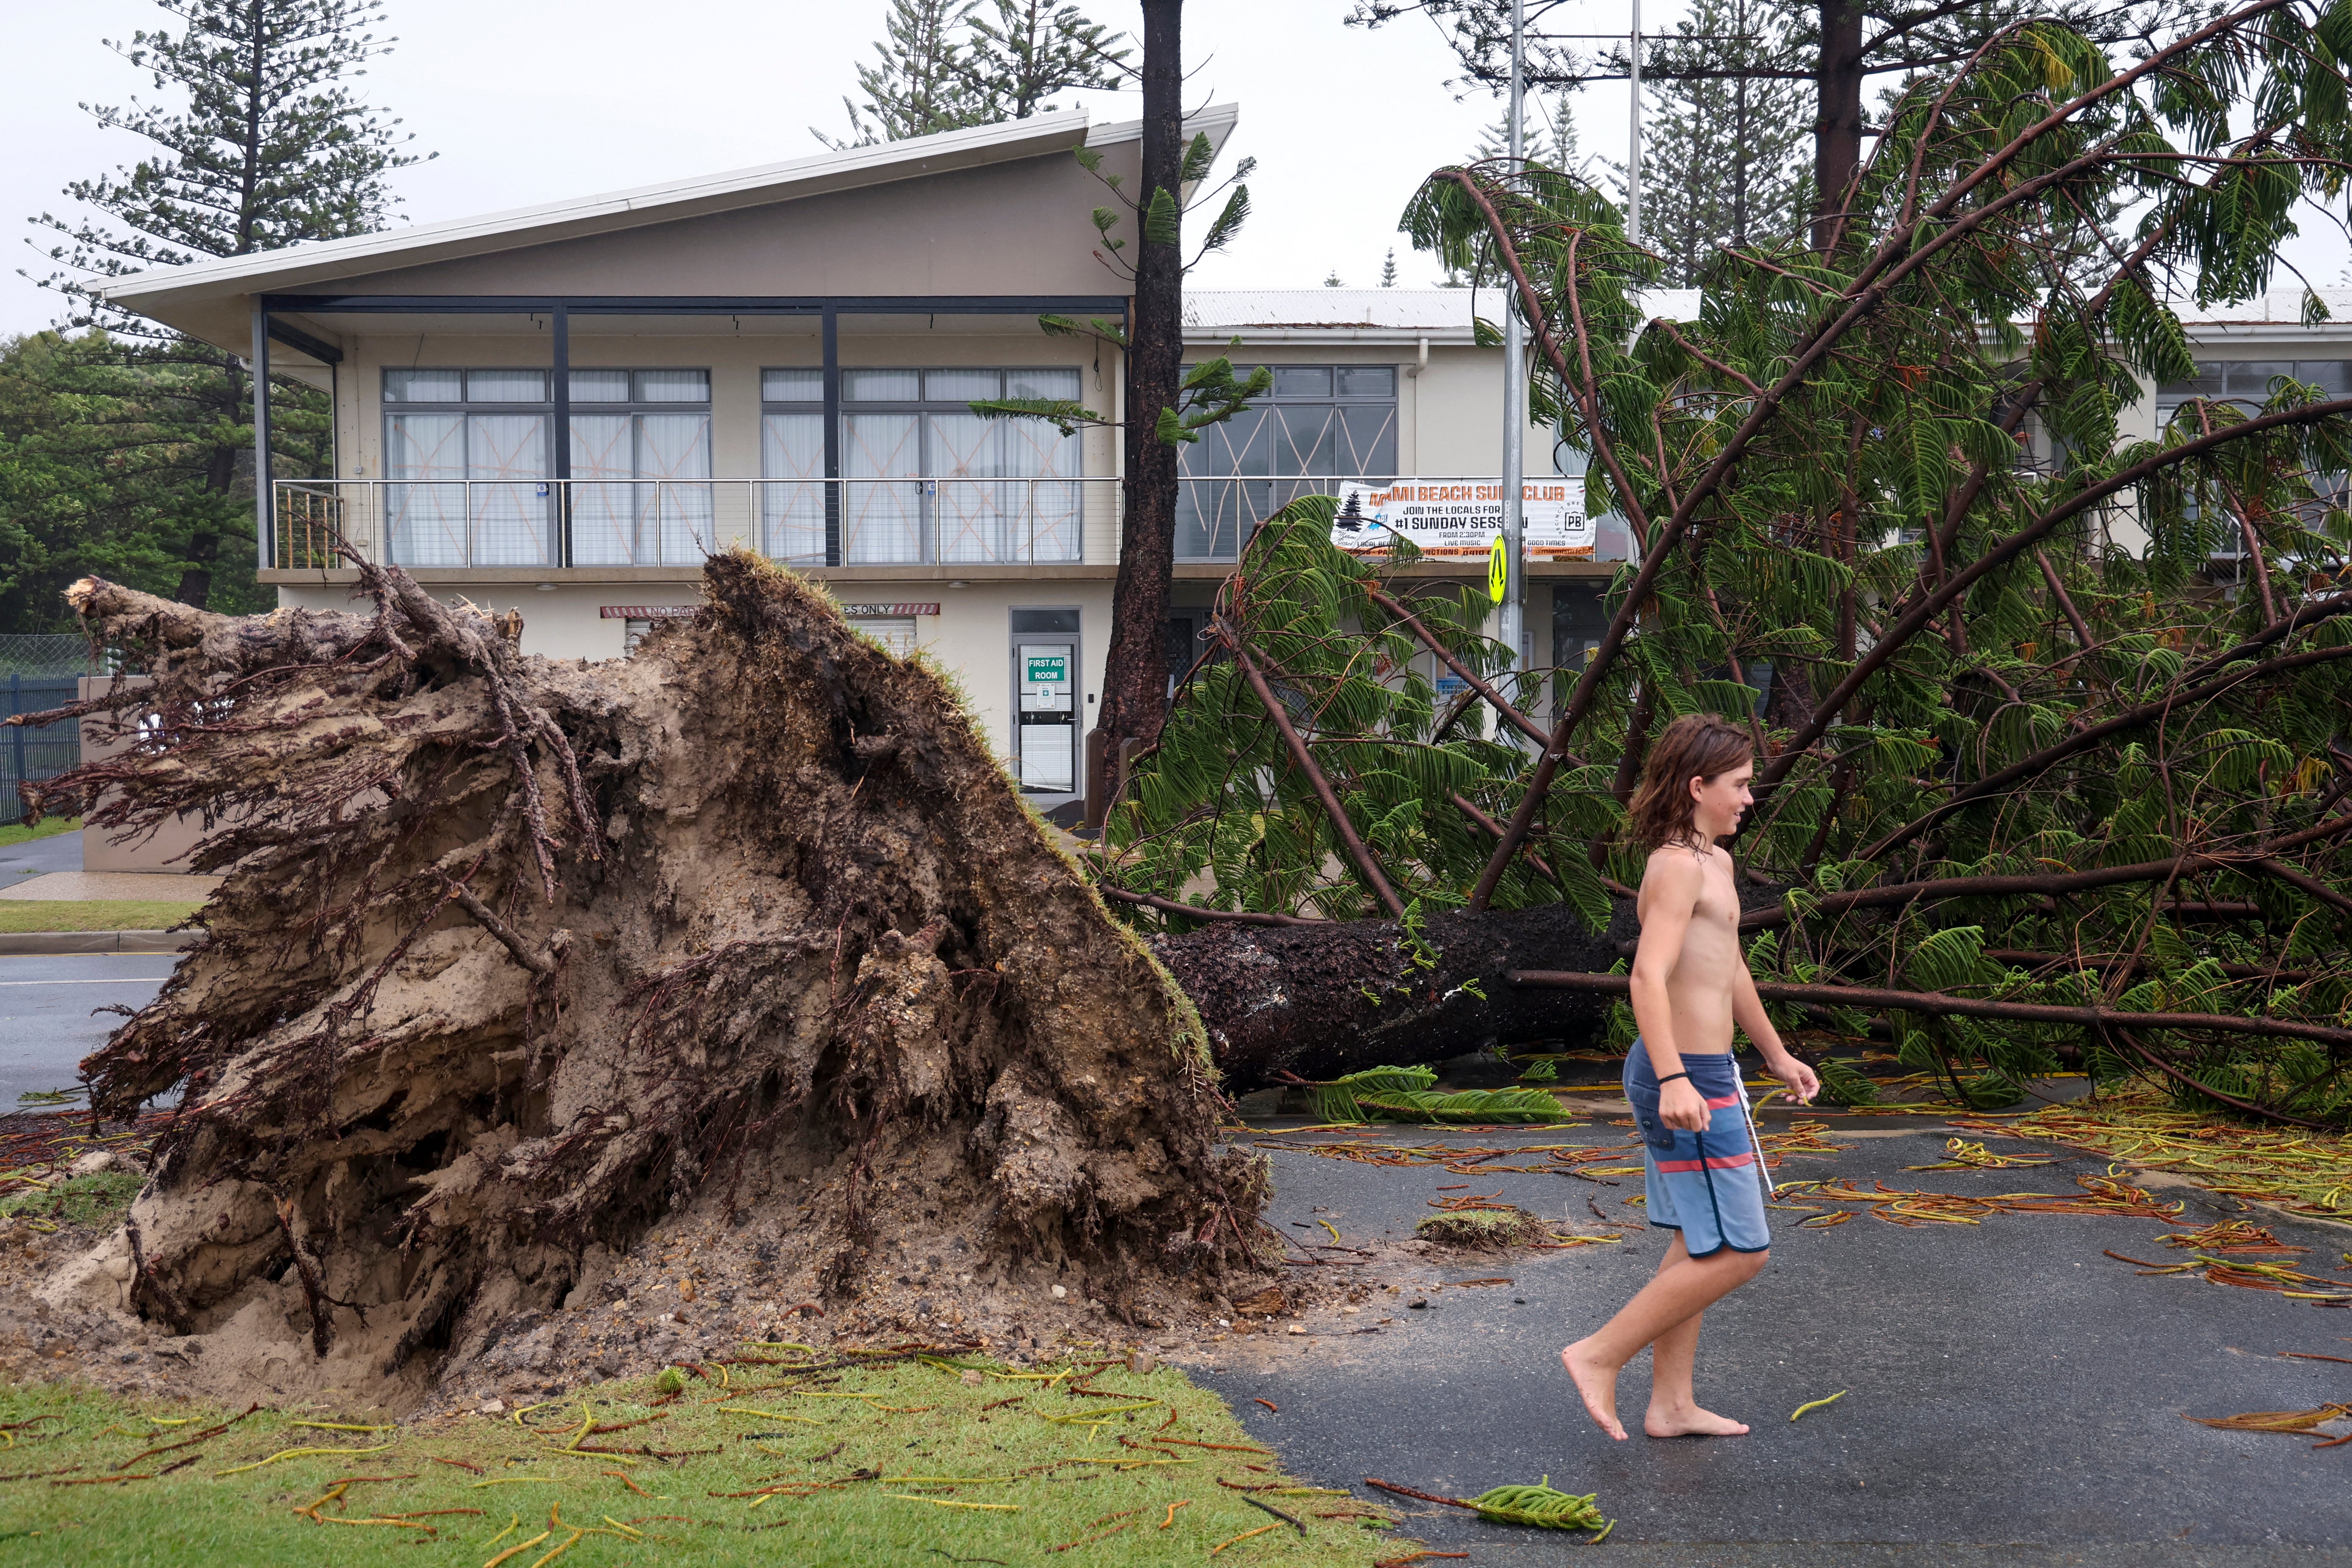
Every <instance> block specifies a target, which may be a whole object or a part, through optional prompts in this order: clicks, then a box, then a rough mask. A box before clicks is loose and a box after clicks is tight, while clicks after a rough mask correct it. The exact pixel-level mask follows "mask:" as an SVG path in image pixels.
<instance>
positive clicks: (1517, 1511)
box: [1466, 1476, 1609, 1530]
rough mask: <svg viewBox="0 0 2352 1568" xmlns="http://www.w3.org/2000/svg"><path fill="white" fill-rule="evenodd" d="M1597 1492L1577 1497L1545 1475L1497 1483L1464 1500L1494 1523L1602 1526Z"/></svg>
mask: <svg viewBox="0 0 2352 1568" xmlns="http://www.w3.org/2000/svg"><path fill="white" fill-rule="evenodd" d="M1600 1495H1601V1494H1600V1493H1598V1492H1588V1493H1586V1494H1585V1495H1584V1496H1582V1497H1578V1496H1576V1495H1575V1494H1574V1493H1572V1492H1563V1491H1555V1490H1553V1489H1552V1484H1551V1478H1550V1477H1549V1476H1546V1477H1545V1478H1544V1479H1543V1480H1542V1481H1541V1482H1540V1483H1538V1485H1535V1486H1531V1487H1528V1486H1516V1487H1496V1488H1494V1489H1491V1490H1488V1491H1483V1492H1480V1493H1479V1494H1478V1495H1477V1496H1476V1497H1474V1498H1469V1499H1466V1501H1467V1502H1468V1503H1469V1504H1470V1506H1471V1507H1472V1508H1475V1509H1476V1510H1478V1516H1479V1517H1480V1518H1481V1519H1486V1520H1491V1521H1494V1522H1495V1523H1496V1524H1532V1525H1535V1526H1537V1527H1538V1528H1540V1529H1544V1530H1605V1529H1606V1528H1607V1527H1608V1522H1609V1521H1606V1520H1604V1519H1603V1518H1601V1510H1600V1509H1599V1507H1597V1506H1596V1501H1597V1500H1598V1499H1599V1497H1600Z"/></svg>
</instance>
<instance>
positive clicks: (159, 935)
mask: <svg viewBox="0 0 2352 1568" xmlns="http://www.w3.org/2000/svg"><path fill="white" fill-rule="evenodd" d="M203 934H204V933H203V932H202V931H0V958H41V957H47V956H49V955H52V954H57V953H75V952H184V951H186V950H187V949H189V948H191V947H194V945H195V944H196V939H197V938H198V937H200V936H202V935H203Z"/></svg>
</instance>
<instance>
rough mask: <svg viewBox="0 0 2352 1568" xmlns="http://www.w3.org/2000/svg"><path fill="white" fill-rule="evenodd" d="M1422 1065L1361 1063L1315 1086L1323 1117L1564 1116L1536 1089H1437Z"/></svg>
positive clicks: (1432, 1076) (1518, 1118)
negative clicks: (1368, 1065)
mask: <svg viewBox="0 0 2352 1568" xmlns="http://www.w3.org/2000/svg"><path fill="white" fill-rule="evenodd" d="M1436 1081H1437V1074H1436V1072H1435V1071H1434V1070H1433V1069H1432V1068H1425V1067H1412V1068H1364V1069H1363V1070H1361V1071H1360V1072H1351V1073H1349V1075H1348V1076H1347V1077H1345V1078H1339V1079H1332V1080H1331V1081H1330V1082H1328V1083H1318V1084H1317V1085H1316V1086H1315V1114H1316V1117H1317V1119H1318V1120H1319V1121H1465V1122H1475V1121H1494V1122H1528V1121H1567V1120H1569V1112H1568V1111H1567V1110H1564V1109H1562V1108H1561V1106H1560V1103H1559V1100H1556V1099H1554V1098H1553V1097H1552V1096H1551V1095H1550V1094H1549V1093H1547V1092H1545V1091H1544V1090H1542V1089H1465V1090H1463V1091H1461V1092H1460V1093H1456V1094H1440V1093H1437V1092H1435V1091H1434V1090H1433V1089H1431V1088H1430V1086H1431V1085H1432V1084H1433V1083H1435V1082H1436Z"/></svg>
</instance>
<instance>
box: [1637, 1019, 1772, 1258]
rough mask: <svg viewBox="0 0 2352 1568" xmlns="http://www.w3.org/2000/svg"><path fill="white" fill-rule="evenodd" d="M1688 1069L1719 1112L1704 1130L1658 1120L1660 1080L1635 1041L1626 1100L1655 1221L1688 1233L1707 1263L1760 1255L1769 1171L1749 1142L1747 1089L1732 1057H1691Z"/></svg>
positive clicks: (1765, 1243)
mask: <svg viewBox="0 0 2352 1568" xmlns="http://www.w3.org/2000/svg"><path fill="white" fill-rule="evenodd" d="M1683 1069H1684V1070H1685V1072H1687V1073H1689V1074H1690V1081H1691V1087H1692V1088H1693V1089H1697V1090H1698V1091H1699V1093H1700V1094H1702V1095H1704V1096H1706V1105H1707V1109H1708V1110H1710V1111H1711V1112H1713V1115H1712V1117H1711V1118H1710V1119H1709V1121H1708V1122H1707V1126H1706V1131H1704V1132H1691V1131H1685V1130H1684V1129H1682V1128H1679V1127H1669V1126H1667V1125H1666V1124H1665V1123H1664V1121H1660V1120H1658V1075H1657V1069H1656V1068H1654V1067H1652V1066H1651V1065H1650V1053H1649V1052H1647V1051H1645V1050H1643V1048H1642V1042H1641V1041H1639V1040H1635V1041H1634V1042H1633V1052H1632V1054H1631V1055H1629V1056H1627V1057H1626V1058H1625V1098H1626V1099H1627V1100H1630V1101H1632V1102H1633V1121H1634V1123H1635V1125H1636V1126H1638V1127H1639V1128H1640V1129H1641V1132H1642V1167H1643V1170H1642V1173H1643V1177H1644V1178H1645V1180H1646V1184H1647V1187H1648V1193H1649V1196H1648V1203H1647V1205H1646V1206H1647V1207H1648V1209H1649V1211H1650V1223H1651V1224H1652V1225H1654V1226H1658V1227H1659V1228H1660V1229H1662V1230H1678V1231H1681V1232H1682V1233H1683V1249H1684V1250H1685V1251H1686V1252H1688V1253H1689V1254H1690V1255H1691V1256H1692V1257H1693V1258H1709V1257H1712V1256H1714V1255H1715V1254H1716V1253H1717V1252H1720V1251H1722V1250H1723V1249H1724V1248H1725V1247H1729V1248H1731V1250H1732V1251H1734V1252H1762V1251H1764V1250H1765V1249H1766V1248H1768V1247H1770V1246H1771V1245H1772V1237H1771V1233H1770V1232H1769V1229H1767V1227H1766V1226H1765V1223H1764V1186H1763V1173H1761V1172H1759V1170H1758V1169H1757V1168H1756V1149H1755V1145H1754V1144H1753V1143H1751V1142H1749V1141H1748V1110H1747V1104H1746V1101H1747V1091H1746V1089H1743V1088H1742V1087H1741V1085H1740V1082H1739V1064H1738V1060H1737V1059H1736V1058H1734V1057H1733V1056H1732V1055H1731V1054H1730V1053H1729V1052H1725V1053H1724V1054H1722V1055H1720V1056H1687V1057H1685V1058H1683Z"/></svg>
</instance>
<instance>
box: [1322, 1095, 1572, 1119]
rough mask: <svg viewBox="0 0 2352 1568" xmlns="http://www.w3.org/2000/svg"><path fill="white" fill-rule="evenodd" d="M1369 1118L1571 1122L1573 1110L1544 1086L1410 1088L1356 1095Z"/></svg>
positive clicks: (1358, 1102) (1365, 1115) (1358, 1103)
mask: <svg viewBox="0 0 2352 1568" xmlns="http://www.w3.org/2000/svg"><path fill="white" fill-rule="evenodd" d="M1356 1104H1357V1105H1358V1106H1359V1107H1360V1109H1361V1110H1363V1112H1364V1118H1363V1119H1364V1120H1365V1121H1463V1122H1480V1121H1493V1122H1502V1123H1519V1122H1531V1121H1571V1120H1573V1113H1572V1112H1570V1110H1568V1109H1567V1108H1566V1107H1565V1106H1563V1105H1561V1104H1560V1102H1559V1100H1557V1099H1555V1098H1553V1097H1552V1096H1551V1095H1550V1094H1549V1093H1547V1092H1546V1091H1544V1090H1543V1089H1463V1090H1462V1091H1461V1092H1459V1093H1456V1094H1438V1093H1435V1092H1432V1091H1421V1090H1415V1089H1367V1090H1364V1091H1362V1092H1360V1093H1359V1094H1358V1095H1357V1096H1356Z"/></svg>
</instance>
